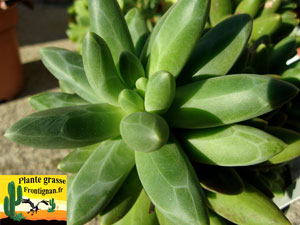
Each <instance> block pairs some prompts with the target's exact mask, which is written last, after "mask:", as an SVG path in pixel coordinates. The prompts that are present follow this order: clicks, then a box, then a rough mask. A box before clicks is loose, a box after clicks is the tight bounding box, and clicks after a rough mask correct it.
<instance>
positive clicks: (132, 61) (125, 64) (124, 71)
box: [119, 52, 145, 88]
mask: <svg viewBox="0 0 300 225" xmlns="http://www.w3.org/2000/svg"><path fill="white" fill-rule="evenodd" d="M119 68H120V73H121V76H122V78H123V80H124V82H125V83H126V84H127V85H128V86H129V87H130V88H133V87H135V82H136V81H137V80H138V79H139V78H140V77H145V71H144V68H143V65H142V64H141V62H140V60H139V59H138V58H137V57H136V56H135V55H134V54H133V53H131V52H122V54H121V56H120V64H119Z"/></svg>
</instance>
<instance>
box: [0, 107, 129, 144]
mask: <svg viewBox="0 0 300 225" xmlns="http://www.w3.org/2000/svg"><path fill="white" fill-rule="evenodd" d="M124 116H125V113H124V112H123V111H122V110H121V109H120V108H117V107H114V106H111V105H108V104H98V105H81V106H71V107H61V108H56V109H49V110H45V111H41V112H37V113H33V114H31V115H29V116H26V117H24V118H23V119H21V120H19V121H18V122H16V123H15V124H14V125H12V126H11V127H10V128H9V129H8V130H7V131H6V133H5V136H6V137H7V138H9V139H10V140H12V141H14V142H16V143H18V144H23V145H28V146H32V147H36V148H50V149H59V148H76V147H83V146H87V145H92V144H95V143H98V142H100V141H102V140H105V139H108V138H113V137H116V136H118V135H120V133H119V125H120V121H121V119H122V118H123V117H124Z"/></svg>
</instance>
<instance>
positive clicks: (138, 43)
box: [125, 8, 149, 55]
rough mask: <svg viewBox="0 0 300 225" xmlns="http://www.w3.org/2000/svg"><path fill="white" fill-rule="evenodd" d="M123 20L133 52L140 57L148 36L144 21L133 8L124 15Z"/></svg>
mask: <svg viewBox="0 0 300 225" xmlns="http://www.w3.org/2000/svg"><path fill="white" fill-rule="evenodd" d="M125 20H126V22H127V25H128V29H129V32H130V34H131V37H132V41H133V45H134V47H135V52H136V54H137V55H140V53H141V51H142V49H143V48H142V47H143V46H144V44H145V42H146V39H147V37H148V35H149V30H148V27H147V23H146V19H145V18H144V16H143V15H142V14H141V12H140V11H139V10H138V9H137V8H133V9H131V10H129V11H128V13H127V14H126V15H125Z"/></svg>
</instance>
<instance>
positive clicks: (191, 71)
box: [179, 15, 252, 80]
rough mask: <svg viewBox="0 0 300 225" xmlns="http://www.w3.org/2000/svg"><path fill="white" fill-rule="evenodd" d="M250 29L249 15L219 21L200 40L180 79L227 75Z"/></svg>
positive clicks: (246, 40)
mask: <svg viewBox="0 0 300 225" xmlns="http://www.w3.org/2000/svg"><path fill="white" fill-rule="evenodd" d="M224 30H226V32H224ZM251 30H252V19H251V17H250V16H249V15H236V16H232V17H230V18H228V19H226V20H224V21H222V22H221V23H219V24H218V25H217V26H215V27H214V28H212V29H211V30H210V31H208V32H207V33H206V34H205V35H204V36H203V37H202V38H201V39H200V40H199V42H198V43H197V45H196V47H195V50H194V51H193V54H192V55H191V57H190V59H189V60H188V62H187V64H186V66H185V68H184V69H183V71H182V73H181V76H182V77H181V78H182V79H184V80H185V79H189V80H197V79H199V78H200V77H201V75H225V74H227V72H228V71H229V70H230V69H231V67H232V66H233V65H234V63H235V61H236V60H237V59H238V57H239V56H240V54H241V53H242V51H243V49H244V47H245V46H246V44H247V42H248V39H249V36H250V33H251ZM179 79H180V78H179Z"/></svg>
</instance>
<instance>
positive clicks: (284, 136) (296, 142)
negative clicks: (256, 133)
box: [266, 127, 300, 164]
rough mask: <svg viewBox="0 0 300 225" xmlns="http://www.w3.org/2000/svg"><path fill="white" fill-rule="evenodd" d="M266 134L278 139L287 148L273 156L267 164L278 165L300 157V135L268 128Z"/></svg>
mask: <svg viewBox="0 0 300 225" xmlns="http://www.w3.org/2000/svg"><path fill="white" fill-rule="evenodd" d="M266 132H268V133H269V134H272V135H274V136H275V137H278V138H280V139H281V140H283V141H284V142H285V143H287V144H288V146H287V147H286V148H285V149H284V150H283V151H282V152H280V153H279V154H277V155H275V156H274V157H272V158H271V159H269V161H268V162H267V163H271V164H278V163H283V162H286V161H289V160H292V159H294V158H296V157H298V156H300V134H299V133H297V132H295V131H293V130H289V129H285V128H281V127H268V128H267V129H266Z"/></svg>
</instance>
